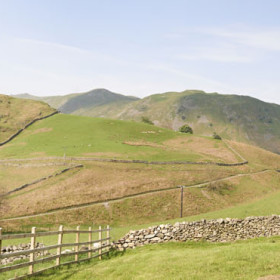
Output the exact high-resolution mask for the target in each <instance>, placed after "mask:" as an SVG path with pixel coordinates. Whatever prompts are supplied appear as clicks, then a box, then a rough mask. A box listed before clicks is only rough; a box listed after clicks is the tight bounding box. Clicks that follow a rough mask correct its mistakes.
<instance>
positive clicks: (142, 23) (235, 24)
mask: <svg viewBox="0 0 280 280" xmlns="http://www.w3.org/2000/svg"><path fill="white" fill-rule="evenodd" d="M279 14H280V1H279V0H185V1H183V0H170V1H166V0H160V1H158V0H137V1H136V0H129V1H124V0H118V1H116V0H115V1H113V0H112V1H107V0H102V1H101V0H99V1H95V0H75V1H74V0H47V1H43V0H35V1H33V0H0V93H2V94H19V93H30V94H34V95H38V96H43V95H44V96H45V95H64V94H69V93H75V92H84V91H89V90H91V89H95V88H106V89H109V90H111V91H113V92H117V93H122V94H125V95H134V96H138V97H144V96H147V95H150V94H154V93H161V92H167V91H183V90H186V89H200V90H204V91H206V92H219V93H223V94H241V95H249V96H252V97H256V98H259V99H261V100H264V101H268V102H273V103H278V104H280V94H279V93H280V77H279V73H280V16H279Z"/></svg>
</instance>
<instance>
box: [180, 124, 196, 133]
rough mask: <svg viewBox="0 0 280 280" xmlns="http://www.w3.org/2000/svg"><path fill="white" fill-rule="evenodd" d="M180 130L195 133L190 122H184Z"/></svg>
mask: <svg viewBox="0 0 280 280" xmlns="http://www.w3.org/2000/svg"><path fill="white" fill-rule="evenodd" d="M179 131H180V132H183V133H190V134H193V130H192V128H191V127H190V126H189V125H188V124H184V125H183V126H181V127H180V129H179Z"/></svg>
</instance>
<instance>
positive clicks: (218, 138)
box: [213, 132, 222, 140]
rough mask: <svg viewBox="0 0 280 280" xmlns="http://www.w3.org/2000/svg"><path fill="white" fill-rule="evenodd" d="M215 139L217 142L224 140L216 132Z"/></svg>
mask: <svg viewBox="0 0 280 280" xmlns="http://www.w3.org/2000/svg"><path fill="white" fill-rule="evenodd" d="M213 138H214V139H217V140H222V137H221V136H220V135H218V134H217V133H216V132H214V133H213Z"/></svg>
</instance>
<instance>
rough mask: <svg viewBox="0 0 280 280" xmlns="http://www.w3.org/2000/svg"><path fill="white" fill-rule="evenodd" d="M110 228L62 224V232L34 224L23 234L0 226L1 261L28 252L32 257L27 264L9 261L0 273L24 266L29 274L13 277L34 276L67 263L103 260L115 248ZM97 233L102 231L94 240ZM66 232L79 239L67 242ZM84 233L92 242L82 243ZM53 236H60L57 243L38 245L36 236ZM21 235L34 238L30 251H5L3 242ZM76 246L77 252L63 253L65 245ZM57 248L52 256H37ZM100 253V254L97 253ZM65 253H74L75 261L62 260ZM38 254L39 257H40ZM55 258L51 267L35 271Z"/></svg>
mask: <svg viewBox="0 0 280 280" xmlns="http://www.w3.org/2000/svg"><path fill="white" fill-rule="evenodd" d="M110 230H111V228H110V227H109V226H107V227H106V228H102V227H101V226H100V227H99V229H97V230H96V229H95V230H92V228H91V227H89V229H88V230H80V227H79V226H78V227H77V229H76V230H64V228H63V226H62V225H61V226H60V227H59V230H58V231H49V232H36V227H33V228H32V229H31V233H23V234H5V235H4V234H2V229H1V228H0V260H1V259H6V258H11V257H15V256H20V255H25V256H29V261H28V262H24V263H19V264H12V263H10V264H8V265H6V266H2V267H0V273H4V272H8V271H12V270H17V269H21V268H24V267H28V272H27V274H24V275H21V276H18V275H16V276H15V277H14V278H11V279H24V278H26V277H28V276H32V275H35V274H38V273H41V272H43V271H45V270H48V269H51V268H54V267H58V266H61V265H67V264H72V263H79V262H82V261H86V260H90V259H92V258H97V257H98V258H99V259H101V258H102V256H103V255H104V254H108V252H109V249H110V247H111V245H110V239H111V237H110ZM104 232H106V237H105V236H102V233H104ZM93 233H95V234H97V233H98V239H95V240H93V239H92V235H93ZM65 234H74V236H75V239H76V240H75V242H74V243H63V236H64V235H65ZM81 234H87V235H88V241H84V242H81V241H80V236H81ZM51 235H57V237H58V238H57V240H58V241H57V244H54V245H49V246H45V247H41V248H36V238H37V237H42V236H51ZM21 238H30V249H28V250H20V251H16V252H11V253H4V254H3V253H2V242H3V240H12V239H21ZM94 244H98V246H97V247H94ZM85 245H88V246H87V247H86V248H81V246H85ZM70 246H74V251H70V252H68V251H67V252H63V253H62V251H61V250H62V248H63V247H70ZM54 249H56V254H54V255H51V256H47V257H45V256H42V257H40V258H38V256H36V253H38V252H41V251H43V252H44V251H49V250H54ZM93 253H97V254H93ZM81 254H86V255H87V257H86V258H80V255H81ZM65 256H74V258H75V259H74V260H72V261H68V262H63V263H62V262H61V261H62V260H61V259H62V257H65ZM36 257H37V259H36ZM52 260H55V265H52V266H50V267H48V268H44V269H41V270H37V271H35V269H34V266H35V265H36V264H39V263H44V262H48V261H52Z"/></svg>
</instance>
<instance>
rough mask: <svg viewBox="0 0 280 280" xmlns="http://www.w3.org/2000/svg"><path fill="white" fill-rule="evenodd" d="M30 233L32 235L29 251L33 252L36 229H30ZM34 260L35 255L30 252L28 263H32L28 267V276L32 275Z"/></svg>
mask: <svg viewBox="0 0 280 280" xmlns="http://www.w3.org/2000/svg"><path fill="white" fill-rule="evenodd" d="M31 233H32V236H31V240H30V250H34V249H35V242H36V227H32V229H31ZM34 260H35V253H34V252H32V253H30V257H29V261H30V262H32V263H31V264H30V265H29V273H28V274H33V270H34V264H33V262H34Z"/></svg>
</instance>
